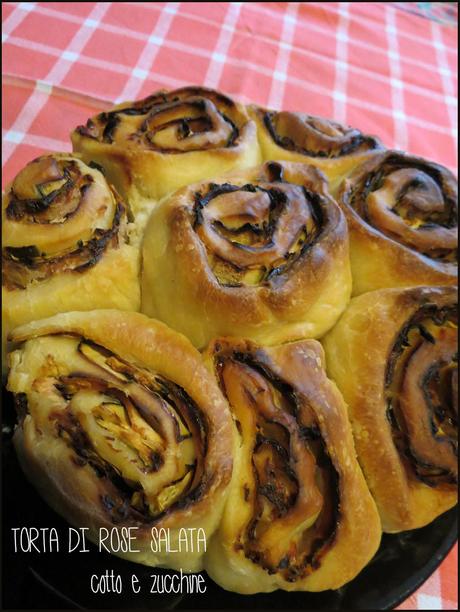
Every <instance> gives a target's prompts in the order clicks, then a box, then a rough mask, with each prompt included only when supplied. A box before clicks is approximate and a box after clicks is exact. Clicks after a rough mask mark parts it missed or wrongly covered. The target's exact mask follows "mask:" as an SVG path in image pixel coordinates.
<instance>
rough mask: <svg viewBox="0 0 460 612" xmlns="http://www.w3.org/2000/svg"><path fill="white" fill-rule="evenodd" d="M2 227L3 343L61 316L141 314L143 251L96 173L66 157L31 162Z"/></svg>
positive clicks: (8, 197) (10, 195) (11, 191)
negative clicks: (27, 326) (105, 311)
mask: <svg viewBox="0 0 460 612" xmlns="http://www.w3.org/2000/svg"><path fill="white" fill-rule="evenodd" d="M2 224H3V229H2V240H3V248H2V270H3V273H2V298H3V307H2V322H3V333H4V337H5V335H6V334H7V333H8V330H11V329H12V328H14V327H16V326H17V325H20V324H22V323H27V322H29V321H32V320H36V319H41V318H44V317H48V316H51V315H54V314H57V313H58V312H64V311H69V310H91V309H93V308H118V309H120V310H139V306H140V283H139V264H140V254H139V247H138V246H135V245H132V244H129V236H128V225H129V224H128V210H127V207H126V205H125V203H124V202H123V201H122V200H121V199H120V197H119V195H118V194H117V193H116V191H115V190H114V189H113V188H112V187H111V186H110V185H109V184H108V183H107V181H106V180H105V178H104V176H103V175H102V174H101V172H100V171H99V170H98V169H96V168H92V167H89V166H87V165H86V164H84V163H83V162H82V161H81V160H80V159H78V158H77V157H75V156H72V155H69V154H63V153H61V154H59V153H56V154H51V155H45V156H43V157H39V158H37V159H35V160H33V161H31V162H30V163H29V164H27V166H25V167H24V168H23V169H22V170H21V171H20V172H19V174H18V175H17V176H16V178H15V179H14V181H13V182H12V183H11V184H10V185H9V186H8V187H7V188H6V191H5V194H4V196H3V200H2ZM4 348H5V343H4V342H3V350H4Z"/></svg>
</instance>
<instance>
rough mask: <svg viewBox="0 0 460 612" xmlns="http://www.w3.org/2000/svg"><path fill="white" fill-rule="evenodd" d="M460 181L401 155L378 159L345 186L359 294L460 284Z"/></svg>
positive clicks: (355, 287)
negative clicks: (458, 261)
mask: <svg viewBox="0 0 460 612" xmlns="http://www.w3.org/2000/svg"><path fill="white" fill-rule="evenodd" d="M457 189H458V188H457V181H456V179H455V177H454V176H453V175H452V173H451V172H449V170H447V169H446V168H443V167H442V166H439V165H438V164H435V163H432V162H428V161H426V160H424V159H422V158H419V157H414V156H412V155H407V154H405V153H401V152H398V151H387V152H383V153H379V154H376V155H373V156H372V157H371V158H370V159H369V160H368V161H367V162H366V163H365V164H363V165H362V166H360V167H358V168H356V170H355V171H354V172H353V173H352V174H351V175H350V176H349V177H348V178H347V179H346V180H345V181H344V182H343V184H342V186H341V188H340V192H339V197H338V202H339V204H340V205H341V206H342V208H343V211H344V213H345V215H346V217H347V222H348V227H349V230H350V257H351V266H352V273H353V295H360V294H361V293H365V292H366V291H373V290H375V289H381V288H385V287H408V286H417V285H455V284H456V283H457V264H456V250H457V243H458V238H457V223H458V221H457V216H458V191H457Z"/></svg>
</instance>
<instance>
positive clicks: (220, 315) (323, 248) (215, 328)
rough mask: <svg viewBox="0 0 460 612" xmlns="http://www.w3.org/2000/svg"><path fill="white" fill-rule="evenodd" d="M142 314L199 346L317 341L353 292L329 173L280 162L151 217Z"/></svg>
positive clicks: (174, 201) (203, 186)
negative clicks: (219, 339)
mask: <svg viewBox="0 0 460 612" xmlns="http://www.w3.org/2000/svg"><path fill="white" fill-rule="evenodd" d="M142 265H143V274H142V306H141V309H142V312H145V313H146V314H148V315H149V316H153V317H157V318H159V319H161V320H162V321H165V322H166V323H167V324H168V325H170V326H171V327H173V328H175V329H177V330H179V331H181V332H182V333H184V334H185V335H186V336H187V337H188V338H190V340H191V341H192V343H193V344H194V345H195V346H197V347H200V348H201V347H203V346H205V345H206V344H207V342H209V340H210V339H211V338H212V337H214V336H216V335H219V334H225V335H234V336H246V337H248V338H252V339H255V340H258V341H261V342H264V343H265V344H276V343H279V342H283V341H286V340H293V339H298V338H302V337H319V336H321V335H322V334H324V333H325V332H326V331H327V330H328V329H330V328H331V327H332V325H334V323H335V322H336V320H337V319H338V317H339V316H340V314H341V313H342V311H343V310H344V308H345V306H346V304H347V302H348V300H349V296H350V292H351V285H350V282H351V279H350V268H349V256H348V237H347V228H346V223H345V219H344V217H343V215H342V213H341V211H340V209H339V207H338V206H337V205H336V203H335V202H334V201H333V200H332V199H331V197H330V196H329V193H328V190H327V181H326V179H325V178H324V176H323V174H322V173H321V172H320V171H319V170H317V169H316V168H313V167H311V166H307V165H305V164H296V163H289V162H273V163H267V164H264V165H263V166H260V167H256V168H251V169H249V170H246V171H241V172H238V173H235V174H232V175H226V176H223V177H220V178H215V179H213V180H212V182H208V181H206V182H202V183H198V184H195V185H191V186H189V187H187V188H184V189H182V190H180V191H178V192H177V193H175V194H174V195H173V196H172V197H170V198H169V199H168V200H166V201H164V202H163V203H162V205H161V206H159V207H158V208H157V209H156V210H154V211H153V213H152V215H151V217H150V220H149V223H148V226H147V228H146V232H145V236H144V242H143V264H142Z"/></svg>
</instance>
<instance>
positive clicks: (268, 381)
mask: <svg viewBox="0 0 460 612" xmlns="http://www.w3.org/2000/svg"><path fill="white" fill-rule="evenodd" d="M205 359H206V363H207V365H208V367H209V369H210V370H211V371H212V372H213V373H214V375H215V376H216V378H217V380H218V381H219V384H220V388H221V389H222V391H223V393H224V395H225V397H226V398H227V400H228V402H229V405H230V408H231V410H232V413H233V417H234V420H235V427H236V429H237V431H238V437H239V449H238V450H237V452H236V454H235V462H234V470H233V477H232V482H231V485H230V493H229V497H228V500H227V504H226V507H225V509H224V514H223V517H222V521H221V523H220V526H219V529H218V530H217V531H216V533H215V535H214V536H213V538H212V540H211V543H210V545H209V547H208V551H207V553H206V557H205V569H206V571H207V572H208V573H209V575H210V576H211V577H212V578H213V580H215V581H216V582H217V583H218V584H220V585H221V586H223V587H224V588H226V589H228V590H231V591H237V592H239V593H257V592H260V591H262V592H269V591H273V590H275V589H277V588H281V589H284V590H287V591H293V590H306V591H322V590H325V589H336V588H339V587H340V586H342V585H343V584H345V583H346V582H348V581H350V580H352V579H353V578H354V577H355V576H356V574H358V572H360V571H361V569H362V568H363V567H364V566H365V565H366V564H367V563H368V562H369V561H370V559H371V558H372V556H373V555H374V553H375V552H376V550H377V548H378V545H379V542H380V536H381V527H380V520H379V516H378V512H377V509H376V507H375V503H374V501H373V499H372V496H371V494H370V492H369V489H368V488H367V485H366V482H365V480H364V477H363V474H362V472H361V469H360V467H359V464H358V462H357V460H356V454H355V449H354V446H353V438H352V433H351V428H350V424H349V422H348V419H347V413H346V407H345V404H344V401H343V399H342V397H341V395H340V393H339V392H338V390H337V388H336V387H335V385H334V384H333V383H332V382H331V381H330V380H328V379H327V377H326V374H325V370H324V353H323V350H322V347H321V345H320V344H319V343H318V342H316V341H315V340H302V341H298V342H293V343H290V344H284V345H280V346H275V347H271V348H264V347H262V346H260V345H256V344H254V343H252V342H250V341H247V340H242V339H231V338H220V339H217V340H214V341H213V342H211V344H210V345H209V347H208V348H207V350H206V352H205Z"/></svg>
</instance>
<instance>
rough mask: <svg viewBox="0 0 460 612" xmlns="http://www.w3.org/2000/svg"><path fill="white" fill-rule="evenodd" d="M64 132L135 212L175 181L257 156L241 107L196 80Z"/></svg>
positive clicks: (215, 172)
mask: <svg viewBox="0 0 460 612" xmlns="http://www.w3.org/2000/svg"><path fill="white" fill-rule="evenodd" d="M71 138H72V143H73V147H74V151H78V152H79V153H81V155H82V156H83V159H84V160H85V161H91V160H92V161H96V162H97V163H99V164H101V166H103V167H104V168H105V170H106V173H107V176H108V178H109V179H110V180H111V181H112V182H113V184H114V185H115V186H116V187H117V189H118V190H119V191H120V193H121V194H122V195H123V196H124V197H125V198H127V199H128V200H129V202H130V203H131V205H132V207H133V209H134V211H135V212H137V211H138V210H139V209H142V208H143V207H145V205H147V206H148V207H149V208H151V207H152V206H154V205H155V202H157V201H158V200H159V199H161V198H162V197H163V196H164V195H166V194H167V193H169V192H172V191H175V190H176V189H178V188H179V187H183V186H184V185H188V184H190V183H194V182H196V181H199V180H201V179H204V178H210V177H212V176H217V175H220V174H221V173H223V172H226V171H228V170H231V169H232V168H247V167H249V166H254V165H256V164H258V163H260V161H261V157H260V150H259V145H258V142H257V135H256V126H255V124H254V122H253V121H251V120H250V119H249V116H248V114H247V112H246V109H245V107H244V106H242V105H241V104H238V103H236V102H234V101H233V100H231V99H230V98H228V97H227V96H224V95H223V94H221V93H219V92H217V91H214V90H212V89H206V88H204V87H184V88H182V89H177V90H175V91H170V92H168V91H166V90H160V91H158V92H156V93H154V94H152V95H151V96H149V97H148V98H145V99H144V100H138V101H137V102H124V103H123V104H119V105H117V106H115V107H114V108H113V109H111V110H108V111H107V112H103V113H100V114H99V115H96V116H95V117H92V118H91V119H89V120H88V122H87V124H86V126H79V127H77V128H76V129H75V130H74V132H73V133H72V135H71Z"/></svg>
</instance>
